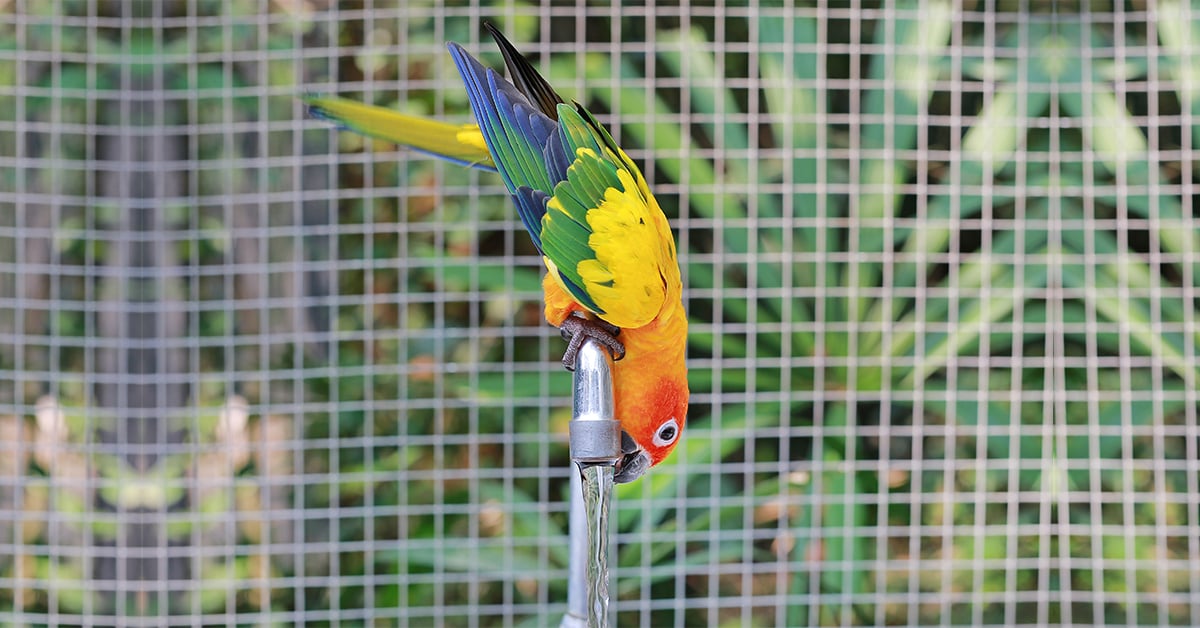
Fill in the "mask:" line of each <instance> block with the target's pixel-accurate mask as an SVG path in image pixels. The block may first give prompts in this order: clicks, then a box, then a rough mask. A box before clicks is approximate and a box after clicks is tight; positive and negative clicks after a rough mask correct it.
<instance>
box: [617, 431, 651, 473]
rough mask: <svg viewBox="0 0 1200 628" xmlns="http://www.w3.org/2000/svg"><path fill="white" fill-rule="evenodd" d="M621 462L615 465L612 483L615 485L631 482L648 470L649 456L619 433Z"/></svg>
mask: <svg viewBox="0 0 1200 628" xmlns="http://www.w3.org/2000/svg"><path fill="white" fill-rule="evenodd" d="M621 453H622V454H624V455H622V456H621V460H620V461H619V462H618V463H617V472H616V474H615V475H613V481H614V482H616V483H617V484H626V483H628V482H632V481H634V480H636V479H638V478H640V477H642V475H643V474H645V473H646V471H647V470H649V469H650V455H649V454H647V453H646V452H645V451H644V450H643V449H642V448H641V447H639V446H638V444H637V442H635V441H634V440H633V439H632V438H630V436H629V434H627V433H626V432H624V431H622V432H621Z"/></svg>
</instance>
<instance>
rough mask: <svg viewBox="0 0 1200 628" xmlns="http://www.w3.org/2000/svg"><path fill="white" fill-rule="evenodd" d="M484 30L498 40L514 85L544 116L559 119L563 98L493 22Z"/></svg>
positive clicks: (497, 43) (485, 23) (487, 24)
mask: <svg viewBox="0 0 1200 628" xmlns="http://www.w3.org/2000/svg"><path fill="white" fill-rule="evenodd" d="M483 28H484V30H486V31H487V32H488V34H489V35H491V36H492V39H494V40H496V45H497V46H499V47H500V54H501V55H503V56H504V65H505V67H507V68H508V74H509V78H510V80H512V83H513V85H515V86H516V87H517V89H518V90H519V91H520V92H521V93H522V94H524V95H525V97H526V98H528V99H529V102H530V103H532V104H534V105H536V106H537V108H538V109H540V110H541V112H542V113H543V114H545V115H546V116H548V117H549V118H550V119H551V120H557V119H558V105H559V104H561V103H562V102H563V99H562V96H559V95H558V92H556V91H554V88H553V87H550V84H549V83H547V82H546V79H544V78H542V75H541V74H539V73H538V71H537V70H536V69H534V67H533V64H531V63H529V60H528V59H526V58H525V55H523V54H521V52H520V51H518V50H517V48H516V46H513V45H512V42H510V41H508V39H507V38H506V37H504V33H501V32H500V29H498V28H496V26H495V25H494V24H492V23H491V22H484V23H483Z"/></svg>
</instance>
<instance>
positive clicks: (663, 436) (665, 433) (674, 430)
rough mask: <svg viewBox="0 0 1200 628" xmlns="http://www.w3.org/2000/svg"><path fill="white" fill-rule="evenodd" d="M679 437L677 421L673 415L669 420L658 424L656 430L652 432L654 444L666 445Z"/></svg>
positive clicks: (657, 445) (658, 445)
mask: <svg viewBox="0 0 1200 628" xmlns="http://www.w3.org/2000/svg"><path fill="white" fill-rule="evenodd" d="M678 439H679V422H678V421H676V420H675V417H671V420H670V421H667V422H666V423H663V424H662V425H660V426H658V430H657V431H655V432H654V446H655V447H666V446H667V445H670V444H671V443H673V442H675V441H676V440H678Z"/></svg>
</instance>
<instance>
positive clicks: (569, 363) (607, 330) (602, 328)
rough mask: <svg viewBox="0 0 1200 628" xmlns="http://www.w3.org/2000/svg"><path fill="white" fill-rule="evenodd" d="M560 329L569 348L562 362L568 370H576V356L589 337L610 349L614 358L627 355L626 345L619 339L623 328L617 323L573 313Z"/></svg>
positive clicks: (617, 358) (564, 353)
mask: <svg viewBox="0 0 1200 628" xmlns="http://www.w3.org/2000/svg"><path fill="white" fill-rule="evenodd" d="M558 329H559V332H560V333H562V337H563V340H566V341H567V350H566V351H565V352H563V358H562V362H563V366H565V367H566V368H567V370H568V371H574V370H575V358H576V357H577V356H578V355H579V350H580V349H582V348H583V343H584V342H586V341H587V339H588V338H592V339H594V340H595V341H596V342H599V343H600V344H601V345H602V346H604V347H605V348H606V349H608V350H609V352H610V353H611V354H612V357H613V360H620V359H621V358H623V357H625V345H624V344H622V343H621V341H620V340H617V335H618V334H620V333H621V328H619V327H617V326H615V325H612V324H610V323H607V322H605V321H602V320H597V319H594V318H584V317H582V316H574V315H572V316H568V317H567V319H566V320H564V321H563V323H562V326H560V327H559V328H558Z"/></svg>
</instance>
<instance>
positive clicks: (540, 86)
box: [305, 24, 688, 482]
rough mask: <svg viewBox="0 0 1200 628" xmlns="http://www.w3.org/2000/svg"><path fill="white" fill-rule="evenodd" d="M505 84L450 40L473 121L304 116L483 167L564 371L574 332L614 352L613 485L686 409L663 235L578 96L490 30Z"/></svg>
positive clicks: (663, 448) (319, 110) (680, 329)
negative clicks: (619, 433)
mask: <svg viewBox="0 0 1200 628" xmlns="http://www.w3.org/2000/svg"><path fill="white" fill-rule="evenodd" d="M485 28H486V29H487V30H488V32H490V33H491V35H492V37H493V38H494V39H495V40H496V43H497V44H498V45H499V46H500V52H501V53H502V54H503V56H504V61H505V65H506V66H507V67H508V73H509V77H510V80H505V79H504V78H503V77H502V76H501V75H500V74H498V73H497V72H495V71H494V70H492V69H491V68H487V67H485V66H483V65H482V64H481V63H480V62H479V61H478V60H477V59H475V58H474V57H472V56H471V55H469V54H467V52H466V51H465V50H464V49H463V48H462V47H461V46H459V45H458V44H454V43H451V44H449V48H450V55H451V56H452V57H453V58H454V62H455V64H456V65H457V66H458V70H459V72H460V73H461V74H462V78H463V81H464V82H465V83H466V87H467V94H468V97H469V99H470V103H471V108H472V110H473V111H474V112H475V119H476V120H477V121H478V125H456V124H448V123H444V122H439V121H435V120H429V119H425V118H420V117H415V116H409V115H404V114H401V113H397V112H395V111H392V110H389V109H384V108H380V107H374V106H370V105H364V104H361V103H357V102H353V101H349V100H343V99H338V98H320V97H310V98H306V99H305V101H306V102H307V104H308V105H309V107H310V111H311V112H312V113H313V114H314V115H316V116H318V117H321V118H325V119H328V120H331V121H333V122H336V123H337V124H339V125H341V126H343V127H345V128H347V129H349V130H351V131H354V132H357V133H361V134H363V135H368V136H372V137H376V138H380V139H384V140H389V141H392V142H395V143H397V144H401V145H404V146H409V147H412V148H414V149H417V150H420V151H422V152H425V153H429V154H431V155H434V156H437V157H441V158H444V159H447V160H450V161H454V162H457V163H460V164H464V165H468V166H472V167H477V168H482V169H487V170H494V171H496V172H499V173H500V176H501V178H503V179H504V184H505V186H507V188H508V191H509V193H510V194H511V195H512V199H513V202H514V203H515V204H516V206H517V213H518V214H520V216H521V221H522V222H523V223H524V225H525V229H526V230H528V231H529V235H530V236H531V237H532V238H533V243H534V244H535V245H536V246H537V248H538V250H539V251H541V253H542V256H543V259H544V260H545V262H546V268H547V269H548V270H549V272H548V273H547V275H546V278H545V280H544V281H543V282H542V285H543V288H544V290H545V296H546V310H545V314H546V320H547V321H549V322H550V324H552V325H554V326H556V327H558V328H560V329H561V330H562V332H563V335H564V337H566V338H568V339H569V344H568V347H567V351H566V353H565V354H564V356H563V363H564V364H565V365H567V368H571V366H572V365H573V364H574V361H575V354H576V353H577V352H578V350H579V347H580V346H581V345H582V344H583V342H584V340H585V338H589V337H590V338H595V339H596V340H597V341H599V342H601V343H602V344H604V345H605V346H607V347H608V348H609V349H610V350H611V351H612V352H613V355H614V357H615V358H616V359H617V362H616V364H615V365H614V368H613V387H614V401H615V404H616V414H617V419H618V420H619V421H620V422H621V429H622V430H623V432H624V434H623V438H622V444H623V446H622V448H623V450H624V456H623V458H622V460H621V462H620V463H619V467H618V470H617V476H616V478H617V481H618V482H629V481H632V480H634V479H636V478H638V477H639V476H641V475H642V474H643V473H645V471H646V470H647V469H649V468H650V467H651V466H653V465H655V464H658V463H659V462H661V461H662V460H663V459H664V458H666V457H667V455H668V454H670V453H671V450H673V449H674V448H675V445H676V443H678V442H679V437H680V434H681V432H682V431H683V427H684V423H685V421H686V417H687V407H688V384H687V367H686V365H685V363H684V347H685V345H686V340H687V317H686V315H685V314H684V311H683V302H682V282H681V280H680V276H679V262H678V261H677V260H676V255H675V241H674V238H673V236H672V234H671V228H670V225H669V224H667V219H666V216H664V215H663V212H662V210H661V209H660V208H659V206H658V202H657V201H655V199H654V196H653V195H652V194H651V193H650V189H649V187H648V186H647V184H646V179H645V177H643V176H642V173H641V171H640V170H638V167H637V166H636V165H635V164H634V163H633V161H631V160H630V159H629V156H628V155H626V154H625V152H624V151H622V150H621V149H620V148H619V147H618V146H617V145H616V142H615V141H614V140H613V138H612V136H611V135H610V134H609V133H608V131H607V130H605V128H604V127H603V126H601V125H600V123H599V122H597V121H596V119H595V118H594V117H593V116H592V114H591V113H589V112H588V111H587V109H585V108H583V106H581V105H579V104H578V103H573V104H566V103H564V101H563V99H562V98H561V97H560V96H559V95H558V94H557V93H556V92H555V91H554V90H553V89H552V88H551V87H550V85H549V84H548V83H546V80H545V79H543V78H542V76H541V75H540V74H538V72H537V71H536V70H534V69H533V66H532V65H530V63H529V62H528V61H527V60H526V59H525V57H523V56H522V55H521V54H520V53H519V52H517V50H516V48H514V47H513V45H512V44H511V43H509V42H508V40H507V39H505V38H504V36H503V35H502V34H501V33H500V32H499V31H498V30H497V29H496V28H495V27H493V26H491V25H490V24H485Z"/></svg>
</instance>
